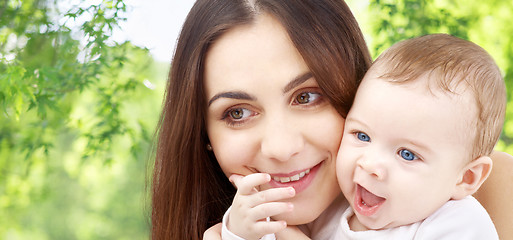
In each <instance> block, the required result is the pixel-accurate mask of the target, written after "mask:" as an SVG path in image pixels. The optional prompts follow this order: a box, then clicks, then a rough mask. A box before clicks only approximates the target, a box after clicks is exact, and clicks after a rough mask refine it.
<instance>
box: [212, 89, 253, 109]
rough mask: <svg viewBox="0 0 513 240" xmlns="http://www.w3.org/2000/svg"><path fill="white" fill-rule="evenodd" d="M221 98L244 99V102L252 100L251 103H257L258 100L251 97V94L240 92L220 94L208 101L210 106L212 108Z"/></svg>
mask: <svg viewBox="0 0 513 240" xmlns="http://www.w3.org/2000/svg"><path fill="white" fill-rule="evenodd" d="M219 98H231V99H242V100H251V101H255V100H256V97H254V96H251V95H249V94H247V93H245V92H239V91H236V92H222V93H218V94H216V95H215V96H213V97H212V98H211V99H210V100H209V101H208V106H210V105H211V104H212V103H213V102H214V101H215V100H217V99H219Z"/></svg>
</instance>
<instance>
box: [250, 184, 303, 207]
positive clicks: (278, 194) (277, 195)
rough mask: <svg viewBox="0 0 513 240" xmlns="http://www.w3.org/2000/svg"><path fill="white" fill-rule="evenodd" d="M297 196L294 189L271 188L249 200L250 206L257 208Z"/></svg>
mask: <svg viewBox="0 0 513 240" xmlns="http://www.w3.org/2000/svg"><path fill="white" fill-rule="evenodd" d="M295 195H296V191H295V190H294V188H293V187H285V188H270V189H267V190H263V191H260V192H257V193H255V194H253V195H252V196H251V198H248V200H249V206H250V207H255V206H257V205H260V204H263V203H267V202H276V201H280V200H286V199H289V198H292V197H294V196H295Z"/></svg>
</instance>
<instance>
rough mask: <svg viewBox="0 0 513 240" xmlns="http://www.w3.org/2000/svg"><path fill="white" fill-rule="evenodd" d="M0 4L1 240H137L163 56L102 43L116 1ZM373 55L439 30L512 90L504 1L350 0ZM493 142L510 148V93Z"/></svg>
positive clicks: (511, 10) (1, 0)
mask: <svg viewBox="0 0 513 240" xmlns="http://www.w3.org/2000/svg"><path fill="white" fill-rule="evenodd" d="M63 2H66V1H56V0H53V1H51V0H23V1H18V0H0V239H147V238H148V230H149V226H148V221H147V220H148V217H149V216H148V215H147V214H149V212H148V210H147V209H148V205H147V204H149V202H148V201H147V200H148V195H147V192H148V191H147V189H146V186H145V183H146V182H147V180H148V176H149V175H148V174H147V173H148V171H149V170H150V169H151V164H150V166H147V163H148V159H151V154H152V153H151V151H150V149H151V142H152V136H153V132H154V128H155V125H156V122H157V120H158V115H159V111H160V105H161V101H162V94H163V92H162V91H163V88H164V86H165V80H166V77H165V75H166V72H167V67H168V63H156V62H154V61H153V60H152V57H151V56H150V55H149V53H148V51H147V50H146V49H144V48H140V47H136V46H134V45H132V44H131V43H130V42H123V43H118V42H114V41H112V40H111V36H112V31H113V29H115V28H117V26H118V24H119V23H120V22H122V21H124V20H125V19H124V17H123V16H125V14H124V13H125V12H126V11H127V6H126V4H125V2H123V1H122V0H99V1H94V3H92V2H91V1H85V0H83V1H76V2H75V3H76V4H75V5H72V4H70V3H63ZM349 4H350V6H351V8H352V10H353V12H354V13H355V15H356V16H357V18H358V21H359V22H360V25H361V27H362V29H363V31H364V33H365V35H366V39H367V41H368V43H369V47H370V48H371V52H372V54H373V56H374V57H376V56H377V55H378V54H379V53H381V52H382V51H383V50H384V49H386V48H387V47H389V46H391V45H392V44H393V43H395V42H397V41H399V40H403V39H406V38H410V37H414V36H418V35H423V34H427V33H435V32H445V33H450V34H453V35H456V36H458V37H461V38H465V39H469V40H471V41H474V42H476V43H477V44H479V45H481V46H482V47H484V48H485V49H486V50H488V51H489V52H490V54H491V55H492V56H493V57H494V58H495V60H496V61H497V63H498V64H499V67H500V68H501V69H502V70H503V71H504V76H505V80H506V83H507V87H508V89H513V58H512V57H511V56H513V24H510V20H511V16H512V15H513V4H512V3H511V1H510V0H492V1H486V2H482V1H481V2H480V1H470V0H465V1H456V0H446V1H441V0H430V1H428V0H416V1H414V0H398V1H391V0H389V1H383V0H370V1H356V0H354V1H350V2H349ZM511 94H512V91H511V90H510V91H509V92H508V99H509V104H508V110H507V111H508V112H507V121H506V123H505V128H504V132H503V135H502V136H501V141H500V143H499V144H498V146H497V148H498V149H499V150H502V151H506V152H509V153H510V154H511V153H513V107H512V106H513V102H512V101H513V98H512V96H511Z"/></svg>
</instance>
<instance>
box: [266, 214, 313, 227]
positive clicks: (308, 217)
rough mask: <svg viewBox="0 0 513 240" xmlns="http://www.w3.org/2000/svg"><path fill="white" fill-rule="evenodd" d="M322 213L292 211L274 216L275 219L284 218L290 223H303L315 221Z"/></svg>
mask: <svg viewBox="0 0 513 240" xmlns="http://www.w3.org/2000/svg"><path fill="white" fill-rule="evenodd" d="M320 214H321V213H318V214H315V213H313V212H308V213H305V212H304V211H303V212H302V213H296V212H295V211H292V212H290V213H283V214H279V215H276V216H274V217H273V219H274V220H284V221H285V222H287V224H288V225H302V224H307V223H310V222H313V221H314V220H315V219H317V217H319V215H320Z"/></svg>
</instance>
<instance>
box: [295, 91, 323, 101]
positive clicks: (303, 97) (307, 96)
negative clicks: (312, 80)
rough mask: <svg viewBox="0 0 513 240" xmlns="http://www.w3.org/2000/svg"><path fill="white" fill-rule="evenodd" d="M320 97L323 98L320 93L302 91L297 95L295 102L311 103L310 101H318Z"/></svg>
mask: <svg viewBox="0 0 513 240" xmlns="http://www.w3.org/2000/svg"><path fill="white" fill-rule="evenodd" d="M320 98H321V94H320V93H315V92H302V93H300V94H298V95H297V96H296V97H295V99H294V103H296V104H309V103H314V102H316V101H318V100H319V99H320Z"/></svg>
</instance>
